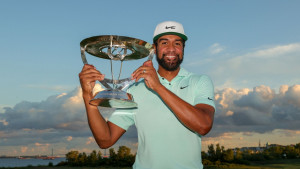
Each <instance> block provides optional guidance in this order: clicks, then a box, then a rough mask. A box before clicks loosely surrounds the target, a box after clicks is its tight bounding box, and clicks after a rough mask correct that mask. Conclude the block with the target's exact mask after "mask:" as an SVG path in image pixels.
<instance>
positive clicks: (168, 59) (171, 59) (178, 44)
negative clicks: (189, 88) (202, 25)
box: [155, 35, 184, 71]
mask: <svg viewBox="0 0 300 169" xmlns="http://www.w3.org/2000/svg"><path fill="white" fill-rule="evenodd" d="M183 49H184V44H183V40H182V39H181V38H180V37H179V36H177V35H164V36H162V37H160V38H159V39H158V40H157V46H155V51H156V60H157V62H158V64H159V65H160V66H161V67H162V68H164V69H166V70H168V71H174V70H177V69H178V68H179V66H180V64H181V63H182V60H183Z"/></svg>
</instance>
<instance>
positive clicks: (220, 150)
mask: <svg viewBox="0 0 300 169" xmlns="http://www.w3.org/2000/svg"><path fill="white" fill-rule="evenodd" d="M223 152H224V146H222V147H220V144H219V143H218V144H217V145H216V159H217V160H220V161H223Z"/></svg>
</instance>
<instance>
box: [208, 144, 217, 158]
mask: <svg viewBox="0 0 300 169" xmlns="http://www.w3.org/2000/svg"><path fill="white" fill-rule="evenodd" d="M207 153H208V156H209V160H210V161H216V159H217V158H216V151H215V148H214V145H213V144H210V145H208V151H207Z"/></svg>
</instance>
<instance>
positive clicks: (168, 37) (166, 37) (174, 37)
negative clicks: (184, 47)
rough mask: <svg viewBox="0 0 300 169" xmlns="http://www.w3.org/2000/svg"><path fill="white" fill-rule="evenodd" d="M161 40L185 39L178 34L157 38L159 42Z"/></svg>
mask: <svg viewBox="0 0 300 169" xmlns="http://www.w3.org/2000/svg"><path fill="white" fill-rule="evenodd" d="M160 40H169V41H183V39H182V38H181V37H179V36H177V35H163V36H161V37H160V38H158V39H157V41H158V42H159V41H160Z"/></svg>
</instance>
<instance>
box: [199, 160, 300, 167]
mask: <svg viewBox="0 0 300 169" xmlns="http://www.w3.org/2000/svg"><path fill="white" fill-rule="evenodd" d="M221 168H228V169H300V159H283V160H273V161H259V162H252V163H251V164H250V165H238V164H228V165H220V166H213V165H212V166H205V167H204V169H221Z"/></svg>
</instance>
